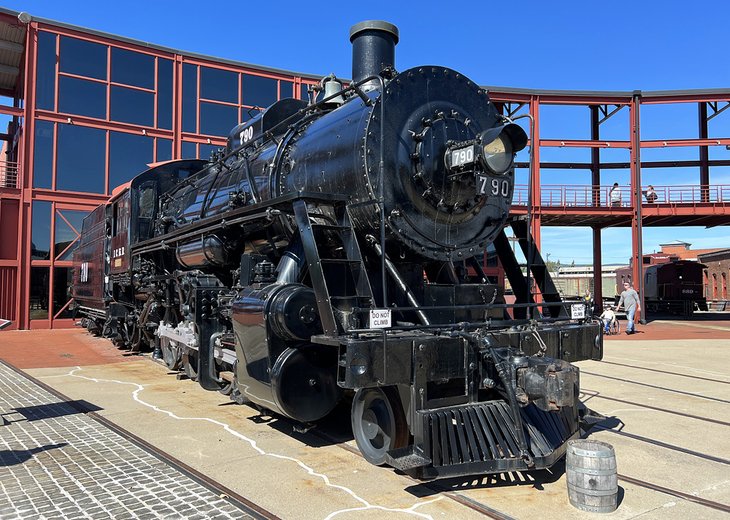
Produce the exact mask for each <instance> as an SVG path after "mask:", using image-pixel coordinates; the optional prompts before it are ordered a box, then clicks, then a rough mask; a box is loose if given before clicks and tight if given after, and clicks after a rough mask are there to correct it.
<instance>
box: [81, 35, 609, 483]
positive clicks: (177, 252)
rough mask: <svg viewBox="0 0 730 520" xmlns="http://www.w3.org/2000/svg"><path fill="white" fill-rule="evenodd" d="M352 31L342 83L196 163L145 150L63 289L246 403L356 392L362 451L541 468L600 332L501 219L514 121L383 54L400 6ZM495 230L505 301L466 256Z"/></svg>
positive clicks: (457, 84) (119, 334)
mask: <svg viewBox="0 0 730 520" xmlns="http://www.w3.org/2000/svg"><path fill="white" fill-rule="evenodd" d="M350 39H351V42H352V44H353V80H352V83H351V84H350V85H349V86H348V87H346V88H343V86H342V84H341V83H340V82H339V81H338V80H337V79H336V78H335V77H334V76H329V77H327V78H324V79H323V80H322V82H321V84H320V86H319V87H318V88H317V89H315V90H314V92H312V93H310V101H309V102H308V103H307V102H305V101H299V100H295V99H283V100H281V101H278V102H277V103H275V104H273V105H272V106H270V107H268V108H267V109H265V110H263V111H262V112H260V113H259V114H258V115H256V116H255V117H253V118H252V119H251V120H249V121H247V122H245V123H242V124H240V125H238V126H237V127H236V128H234V129H233V131H232V132H231V134H230V136H229V138H228V144H227V146H226V147H225V148H224V149H222V150H220V151H219V152H218V153H217V154H215V155H214V157H212V158H211V160H210V161H207V162H202V161H172V162H170V163H167V164H165V165H162V166H157V167H155V168H152V169H150V170H148V171H147V172H145V173H143V174H141V175H139V176H137V177H136V178H135V179H133V180H132V181H131V182H130V184H129V185H128V186H127V187H126V188H125V189H124V190H122V191H121V193H119V194H117V195H116V196H115V197H114V198H112V200H111V201H110V202H109V204H108V205H106V207H105V209H104V210H98V211H97V212H95V213H94V214H93V217H94V218H89V219H87V222H85V227H84V233H83V235H84V236H83V237H82V241H81V242H82V243H81V246H80V247H79V249H78V251H77V255H76V257H75V259H76V266H77V269H76V270H75V272H76V277H75V283H74V294H75V298H76V302H77V305H78V306H79V309H80V310H81V311H82V314H83V315H84V316H85V322H86V323H87V324H88V326H89V328H91V329H94V330H96V331H99V332H102V333H104V334H105V335H108V336H111V337H113V338H114V339H115V340H116V341H117V342H118V343H119V344H120V345H125V346H128V347H131V348H133V349H140V348H142V347H144V346H149V347H152V348H154V349H156V352H157V353H159V355H160V356H161V357H162V358H163V359H164V362H165V363H166V364H167V366H168V367H170V368H171V369H180V370H184V371H185V372H186V373H187V375H188V376H189V377H190V378H192V379H195V380H197V381H198V382H199V383H200V384H201V385H202V386H203V387H204V388H206V389H210V390H220V391H222V392H225V393H230V394H231V397H232V398H233V399H234V400H236V401H238V402H241V403H243V402H249V403H251V404H253V405H254V406H257V407H259V408H262V409H266V410H270V411H273V412H275V413H278V414H281V415H284V416H286V417H289V418H291V419H293V420H295V421H298V422H301V423H305V424H312V423H315V422H316V421H318V420H319V419H321V418H323V417H324V416H325V415H327V414H328V413H329V412H330V411H332V410H333V408H334V407H335V406H336V405H337V404H338V402H339V401H340V400H341V399H342V398H343V396H345V397H347V398H351V399H352V409H351V410H352V411H351V421H352V429H353V434H354V437H355V440H356V442H357V445H358V447H359V449H360V451H361V452H362V454H363V455H364V457H365V458H366V459H367V460H368V461H370V462H372V463H373V464H385V463H387V464H390V465H391V466H393V467H395V468H399V469H401V470H403V471H406V472H409V473H411V474H413V475H415V476H418V477H421V478H433V477H442V476H448V475H464V474H477V473H493V472H502V471H511V470H529V469H539V468H545V467H549V466H551V465H552V464H553V463H555V462H556V461H557V460H559V459H560V457H562V455H563V454H564V452H565V447H566V442H567V440H569V439H570V438H573V437H575V436H577V435H579V419H580V417H579V409H578V406H579V401H578V388H579V374H578V369H577V368H576V367H575V366H574V365H571V364H570V362H571V361H576V360H582V359H600V358H601V355H602V336H601V329H600V326H599V325H598V324H596V323H594V322H593V321H591V319H590V317H588V316H587V315H586V313H582V312H577V311H582V310H583V309H576V308H573V309H572V311H573V314H570V315H569V313H568V310H567V309H566V308H564V306H563V305H562V303H561V302H560V299H559V297H558V296H557V291H555V289H554V286H553V285H552V282H551V280H550V278H549V275H547V270H546V269H545V265H544V263H543V262H542V260H541V257H540V255H539V252H538V251H537V250H536V249H534V246H533V245H532V241H531V240H530V239H529V236H528V234H529V231H528V229H527V227H526V226H525V223H524V221H521V220H513V219H511V218H510V217H509V209H510V204H511V200H512V194H513V190H514V163H513V160H514V155H515V153H516V152H518V151H519V150H521V149H522V148H524V147H525V146H526V144H527V135H526V134H525V132H524V131H523V130H522V129H521V128H520V127H519V126H518V125H516V124H514V123H512V122H511V121H509V120H508V119H506V118H505V117H503V116H501V115H500V113H499V111H498V110H497V108H496V107H495V106H494V104H493V103H492V102H491V101H490V99H489V96H488V94H487V92H486V91H485V90H483V89H481V88H479V87H478V86H477V85H476V84H474V83H473V82H472V81H470V80H469V79H468V78H466V77H464V76H463V75H461V74H459V73H458V72H456V71H453V70H450V69H448V68H444V67H439V66H423V67H416V68H413V69H410V70H406V71H404V72H400V73H399V72H396V70H395V68H394V54H395V45H396V43H397V42H398V30H397V28H396V27H395V26H393V25H391V24H389V23H386V22H380V21H368V22H362V23H360V24H357V25H355V26H353V27H352V29H351V31H350ZM318 97H319V100H317V98H318ZM195 169H200V171H199V172H197V173H190V172H191V171H193V170H195ZM98 212H104V215H105V216H106V222H107V225H106V227H104V226H103V225H101V226H100V224H99V220H100V214H98ZM104 215H101V217H103V216H104ZM103 220H104V219H103V218H102V221H103ZM87 224H88V225H89V229H88V230H87V227H86V225H87ZM507 225H511V226H512V228H513V230H514V232H515V235H516V236H517V237H518V239H519V240H518V241H519V243H520V245H521V247H523V249H524V252H525V255H526V256H528V255H529V258H531V273H530V277H531V278H532V279H534V282H535V283H536V285H537V286H538V287H539V289H540V292H541V297H542V302H541V303H536V302H535V301H534V299H533V296H532V295H531V292H532V291H531V290H529V289H530V283H529V282H530V277H527V278H526V277H525V276H524V274H523V273H522V271H521V269H520V266H519V264H518V262H517V260H516V258H515V255H514V252H513V250H512V249H511V246H510V244H509V241H508V240H507V237H506V234H505V227H506V226H507ZM87 239H88V240H87ZM100 247H103V248H105V251H106V254H105V255H101V254H99V248H100ZM487 249H489V250H490V251H492V252H493V253H495V254H496V255H497V256H498V257H499V259H500V262H501V265H502V266H503V267H504V269H505V273H506V275H507V277H508V278H509V280H510V283H511V285H512V287H513V288H514V289H515V294H516V295H517V302H516V303H514V304H510V305H508V304H506V303H505V299H504V295H503V288H501V287H499V286H498V285H497V284H496V283H492V282H490V279H489V278H488V277H487V276H486V275H485V273H484V271H483V270H482V267H481V264H480V262H479V261H477V257H479V256H480V255H482V254H483V253H484V252H485V250H487ZM89 284H96V287H97V289H96V292H95V293H94V290H90V289H89ZM92 293H93V295H92ZM528 309H529V310H530V312H528Z"/></svg>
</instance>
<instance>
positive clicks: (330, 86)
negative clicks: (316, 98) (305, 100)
mask: <svg viewBox="0 0 730 520" xmlns="http://www.w3.org/2000/svg"><path fill="white" fill-rule="evenodd" d="M322 85H323V86H324V99H327V98H328V97H330V96H334V95H336V94H338V93H340V92H342V82H340V80H338V79H337V77H336V76H335V75H334V74H330V75H329V76H327V77H326V78H324V79H323V80H322ZM344 102H345V98H343V97H342V96H341V95H340V96H337V97H334V98H332V99H330V100H329V101H328V103H333V104H337V105H341V104H342V103H344Z"/></svg>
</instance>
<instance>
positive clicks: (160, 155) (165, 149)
mask: <svg viewBox="0 0 730 520" xmlns="http://www.w3.org/2000/svg"><path fill="white" fill-rule="evenodd" d="M171 159H172V141H170V140H169V139H162V138H158V139H157V158H156V159H155V160H156V161H157V162H160V161H169V160H171Z"/></svg>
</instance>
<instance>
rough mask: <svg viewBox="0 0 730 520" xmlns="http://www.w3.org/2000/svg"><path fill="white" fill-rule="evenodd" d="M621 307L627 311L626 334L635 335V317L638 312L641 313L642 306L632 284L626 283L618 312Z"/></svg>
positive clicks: (617, 308)
mask: <svg viewBox="0 0 730 520" xmlns="http://www.w3.org/2000/svg"><path fill="white" fill-rule="evenodd" d="M621 307H623V308H624V309H626V320H627V322H628V323H627V325H626V334H634V333H635V332H636V327H635V326H634V316H636V313H637V312H640V311H641V305H639V293H637V292H636V291H635V290H634V287H633V285H632V284H631V282H624V291H623V292H622V293H621V298H620V299H619V301H618V306H617V307H616V310H619V309H620V308H621Z"/></svg>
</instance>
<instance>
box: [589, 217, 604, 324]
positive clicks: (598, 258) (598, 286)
mask: <svg viewBox="0 0 730 520" xmlns="http://www.w3.org/2000/svg"><path fill="white" fill-rule="evenodd" d="M591 231H592V232H593V302H594V304H595V307H594V311H595V312H599V313H601V312H603V277H602V276H601V275H602V271H601V265H602V262H603V259H602V254H601V228H600V227H599V226H591Z"/></svg>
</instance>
